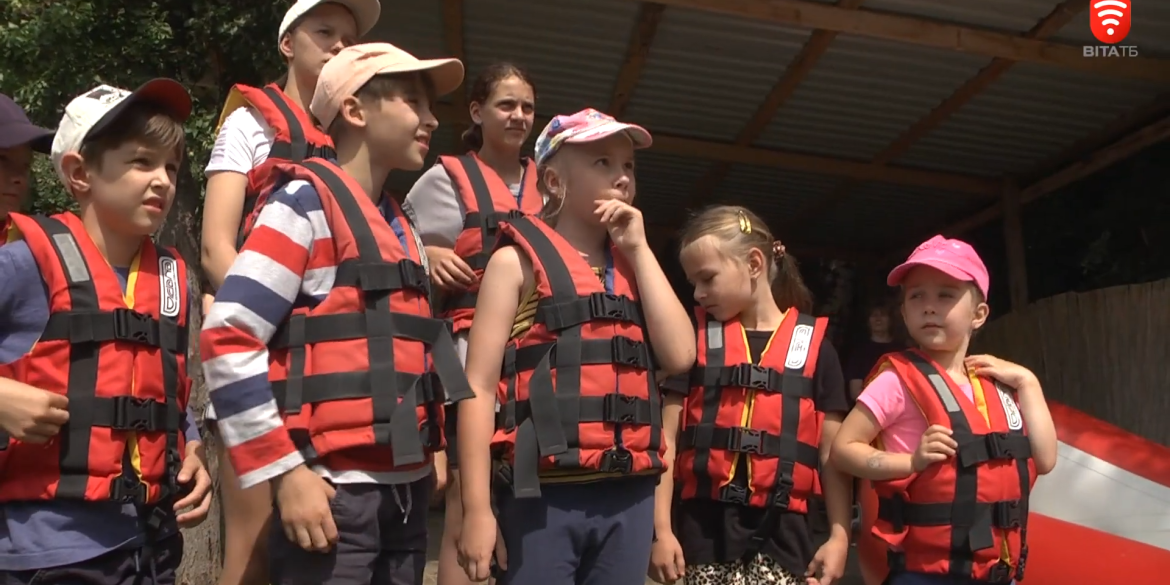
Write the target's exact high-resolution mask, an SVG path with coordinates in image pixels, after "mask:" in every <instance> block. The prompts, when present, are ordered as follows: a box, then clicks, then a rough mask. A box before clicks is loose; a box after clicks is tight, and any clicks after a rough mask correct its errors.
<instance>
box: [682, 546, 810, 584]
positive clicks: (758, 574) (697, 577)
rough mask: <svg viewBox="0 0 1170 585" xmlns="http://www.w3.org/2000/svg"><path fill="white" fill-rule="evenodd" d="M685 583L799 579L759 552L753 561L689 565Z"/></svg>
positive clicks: (797, 580)
mask: <svg viewBox="0 0 1170 585" xmlns="http://www.w3.org/2000/svg"><path fill="white" fill-rule="evenodd" d="M683 582H684V583H685V585H798V584H801V583H804V579H798V578H797V577H796V576H795V575H793V574H792V573H789V572H788V571H787V570H785V569H784V568H783V567H781V566H780V564H779V563H777V562H776V561H775V560H773V559H772V558H771V557H769V556H767V555H764V554H757V555H756V557H755V558H754V559H752V560H751V562H747V563H745V562H744V561H742V560H740V561H735V562H734V563H718V564H714V563H713V564H709V565H691V566H687V576H686V579H684V581H683Z"/></svg>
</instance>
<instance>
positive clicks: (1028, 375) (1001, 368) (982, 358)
mask: <svg viewBox="0 0 1170 585" xmlns="http://www.w3.org/2000/svg"><path fill="white" fill-rule="evenodd" d="M964 361H965V362H966V364H967V367H968V368H970V369H971V370H972V371H973V372H974V373H975V375H977V376H987V377H989V378H994V379H995V380H998V381H1000V382H1002V383H1004V384H1007V385H1008V386H1011V387H1012V388H1014V389H1016V390H1019V389H1020V388H1022V387H1024V386H1027V385H1028V384H1029V383H1032V382H1037V380H1036V374H1033V373H1032V370H1029V369H1028V368H1025V367H1024V366H1021V365H1020V364H1017V363H1013V362H1009V361H1007V360H1004V359H1000V358H997V357H995V356H993V355H972V356H967V359H966V360H964Z"/></svg>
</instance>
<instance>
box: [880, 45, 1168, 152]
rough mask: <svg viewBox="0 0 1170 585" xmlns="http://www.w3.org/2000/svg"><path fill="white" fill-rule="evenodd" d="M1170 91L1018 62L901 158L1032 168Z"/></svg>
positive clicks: (1151, 84)
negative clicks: (1158, 95) (1125, 113)
mask: <svg viewBox="0 0 1170 585" xmlns="http://www.w3.org/2000/svg"><path fill="white" fill-rule="evenodd" d="M1166 89H1170V87H1159V86H1158V85H1157V84H1153V83H1148V82H1141V81H1130V80H1123V79H1108V78H1105V79H1103V78H1101V77H1099V76H1095V75H1090V74H1086V73H1081V72H1077V71H1068V70H1064V69H1055V68H1052V67H1046V66H1042V65H1035V64H1031V63H1016V64H1015V65H1014V66H1013V67H1012V68H1011V69H1010V70H1009V71H1008V72H1007V73H1005V74H1004V75H1003V77H1001V78H1000V79H999V81H997V82H996V83H995V84H993V85H992V86H991V87H989V88H988V89H987V90H985V91H984V92H983V93H981V94H979V95H978V96H976V97H975V99H973V100H972V101H971V102H970V103H968V104H967V105H966V106H965V107H963V108H962V109H961V110H959V111H958V112H957V113H955V115H953V116H951V118H950V119H948V120H947V121H946V122H944V123H943V124H942V125H941V126H940V127H939V128H937V129H936V130H935V131H934V132H931V133H930V134H929V135H927V136H926V137H925V138H923V139H922V140H920V141H919V142H918V143H917V144H915V145H914V146H913V147H911V149H910V151H909V152H908V153H907V154H906V156H905V157H904V158H903V159H902V160H901V161H899V162H902V163H905V164H909V165H914V166H924V167H929V168H934V169H939V170H950V171H962V172H969V173H978V174H989V175H990V174H995V175H1001V174H1005V173H1009V174H1013V173H1021V172H1026V171H1027V170H1029V169H1030V168H1033V167H1034V166H1035V165H1036V164H1039V163H1041V162H1042V161H1045V160H1047V159H1048V158H1049V157H1051V156H1054V155H1056V154H1058V153H1060V152H1061V151H1062V150H1063V149H1065V148H1067V147H1068V146H1070V145H1071V144H1073V143H1075V142H1076V141H1077V140H1079V139H1080V138H1083V137H1084V136H1087V135H1089V134H1091V133H1093V132H1094V131H1096V130H1099V129H1100V128H1102V127H1104V126H1105V125H1106V124H1108V123H1109V122H1111V121H1112V120H1114V119H1116V118H1117V117H1118V116H1120V115H1122V114H1123V113H1124V112H1126V111H1129V110H1131V109H1133V108H1135V107H1138V106H1141V105H1144V104H1146V103H1148V102H1150V101H1152V100H1153V98H1154V96H1156V95H1157V94H1158V93H1159V92H1160V91H1162V90H1166Z"/></svg>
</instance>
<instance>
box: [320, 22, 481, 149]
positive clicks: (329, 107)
mask: <svg viewBox="0 0 1170 585" xmlns="http://www.w3.org/2000/svg"><path fill="white" fill-rule="evenodd" d="M416 71H418V72H425V73H426V74H427V75H429V76H430V77H431V81H432V82H433V83H434V85H435V94H436V95H440V96H442V95H446V94H449V93H451V92H452V91H455V90H456V89H457V88H458V87H459V86H460V85H461V84H462V83H463V62H461V61H460V60H459V59H419V58H418V57H415V56H414V55H411V54H410V53H407V52H406V51H403V50H402V49H399V48H398V47H395V46H394V45H391V44H390V43H363V44H360V45H354V46H352V47H346V48H345V49H342V50H341V52H339V53H338V54H337V55H336V56H334V57H333V58H332V59H330V60H329V62H328V63H325V66H324V67H323V68H322V69H321V76H320V77H318V78H317V89H316V91H314V92H313V101H312V102H311V103H309V111H310V112H311V113H312V114H313V116H315V117H316V118H317V121H318V122H320V123H321V127H322V128H326V129H328V128H329V126H330V125H331V124H333V120H334V119H335V118H337V112H338V111H340V110H341V101H342V100H344V99H345V98H347V97H349V96H351V95H353V94H355V93H357V90H359V89H361V87H362V86H363V85H365V84H366V82H368V81H369V80H370V79H372V78H373V77H374V76H375V75H383V74H387V73H413V72H416Z"/></svg>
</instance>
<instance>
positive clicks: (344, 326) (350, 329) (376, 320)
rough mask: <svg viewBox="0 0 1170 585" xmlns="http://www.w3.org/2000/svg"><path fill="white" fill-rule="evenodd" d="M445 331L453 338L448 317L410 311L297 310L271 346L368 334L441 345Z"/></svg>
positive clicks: (282, 346)
mask: <svg viewBox="0 0 1170 585" xmlns="http://www.w3.org/2000/svg"><path fill="white" fill-rule="evenodd" d="M371 319H372V321H373V322H372V323H371ZM443 334H446V336H447V338H448V339H450V327H449V326H448V324H447V322H446V321H444V320H442V319H434V318H431V317H423V316H420V315H412V314H410V313H395V312H392V311H383V312H372V311H366V312H361V313H336V314H333V315H300V314H297V315H292V316H291V317H289V319H288V320H286V321H285V322H284V323H281V325H280V326H279V327H277V328H276V332H275V333H274V334H273V336H272V340H271V341H269V342H268V347H269V348H272V349H293V348H300V347H304V346H306V345H313V344H315V343H322V342H325V341H347V340H351V339H366V338H368V337H395V338H401V339H410V340H412V341H420V342H422V343H426V344H430V345H439V343H438V342H439V339H440V337H441V336H442V335H443Z"/></svg>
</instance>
